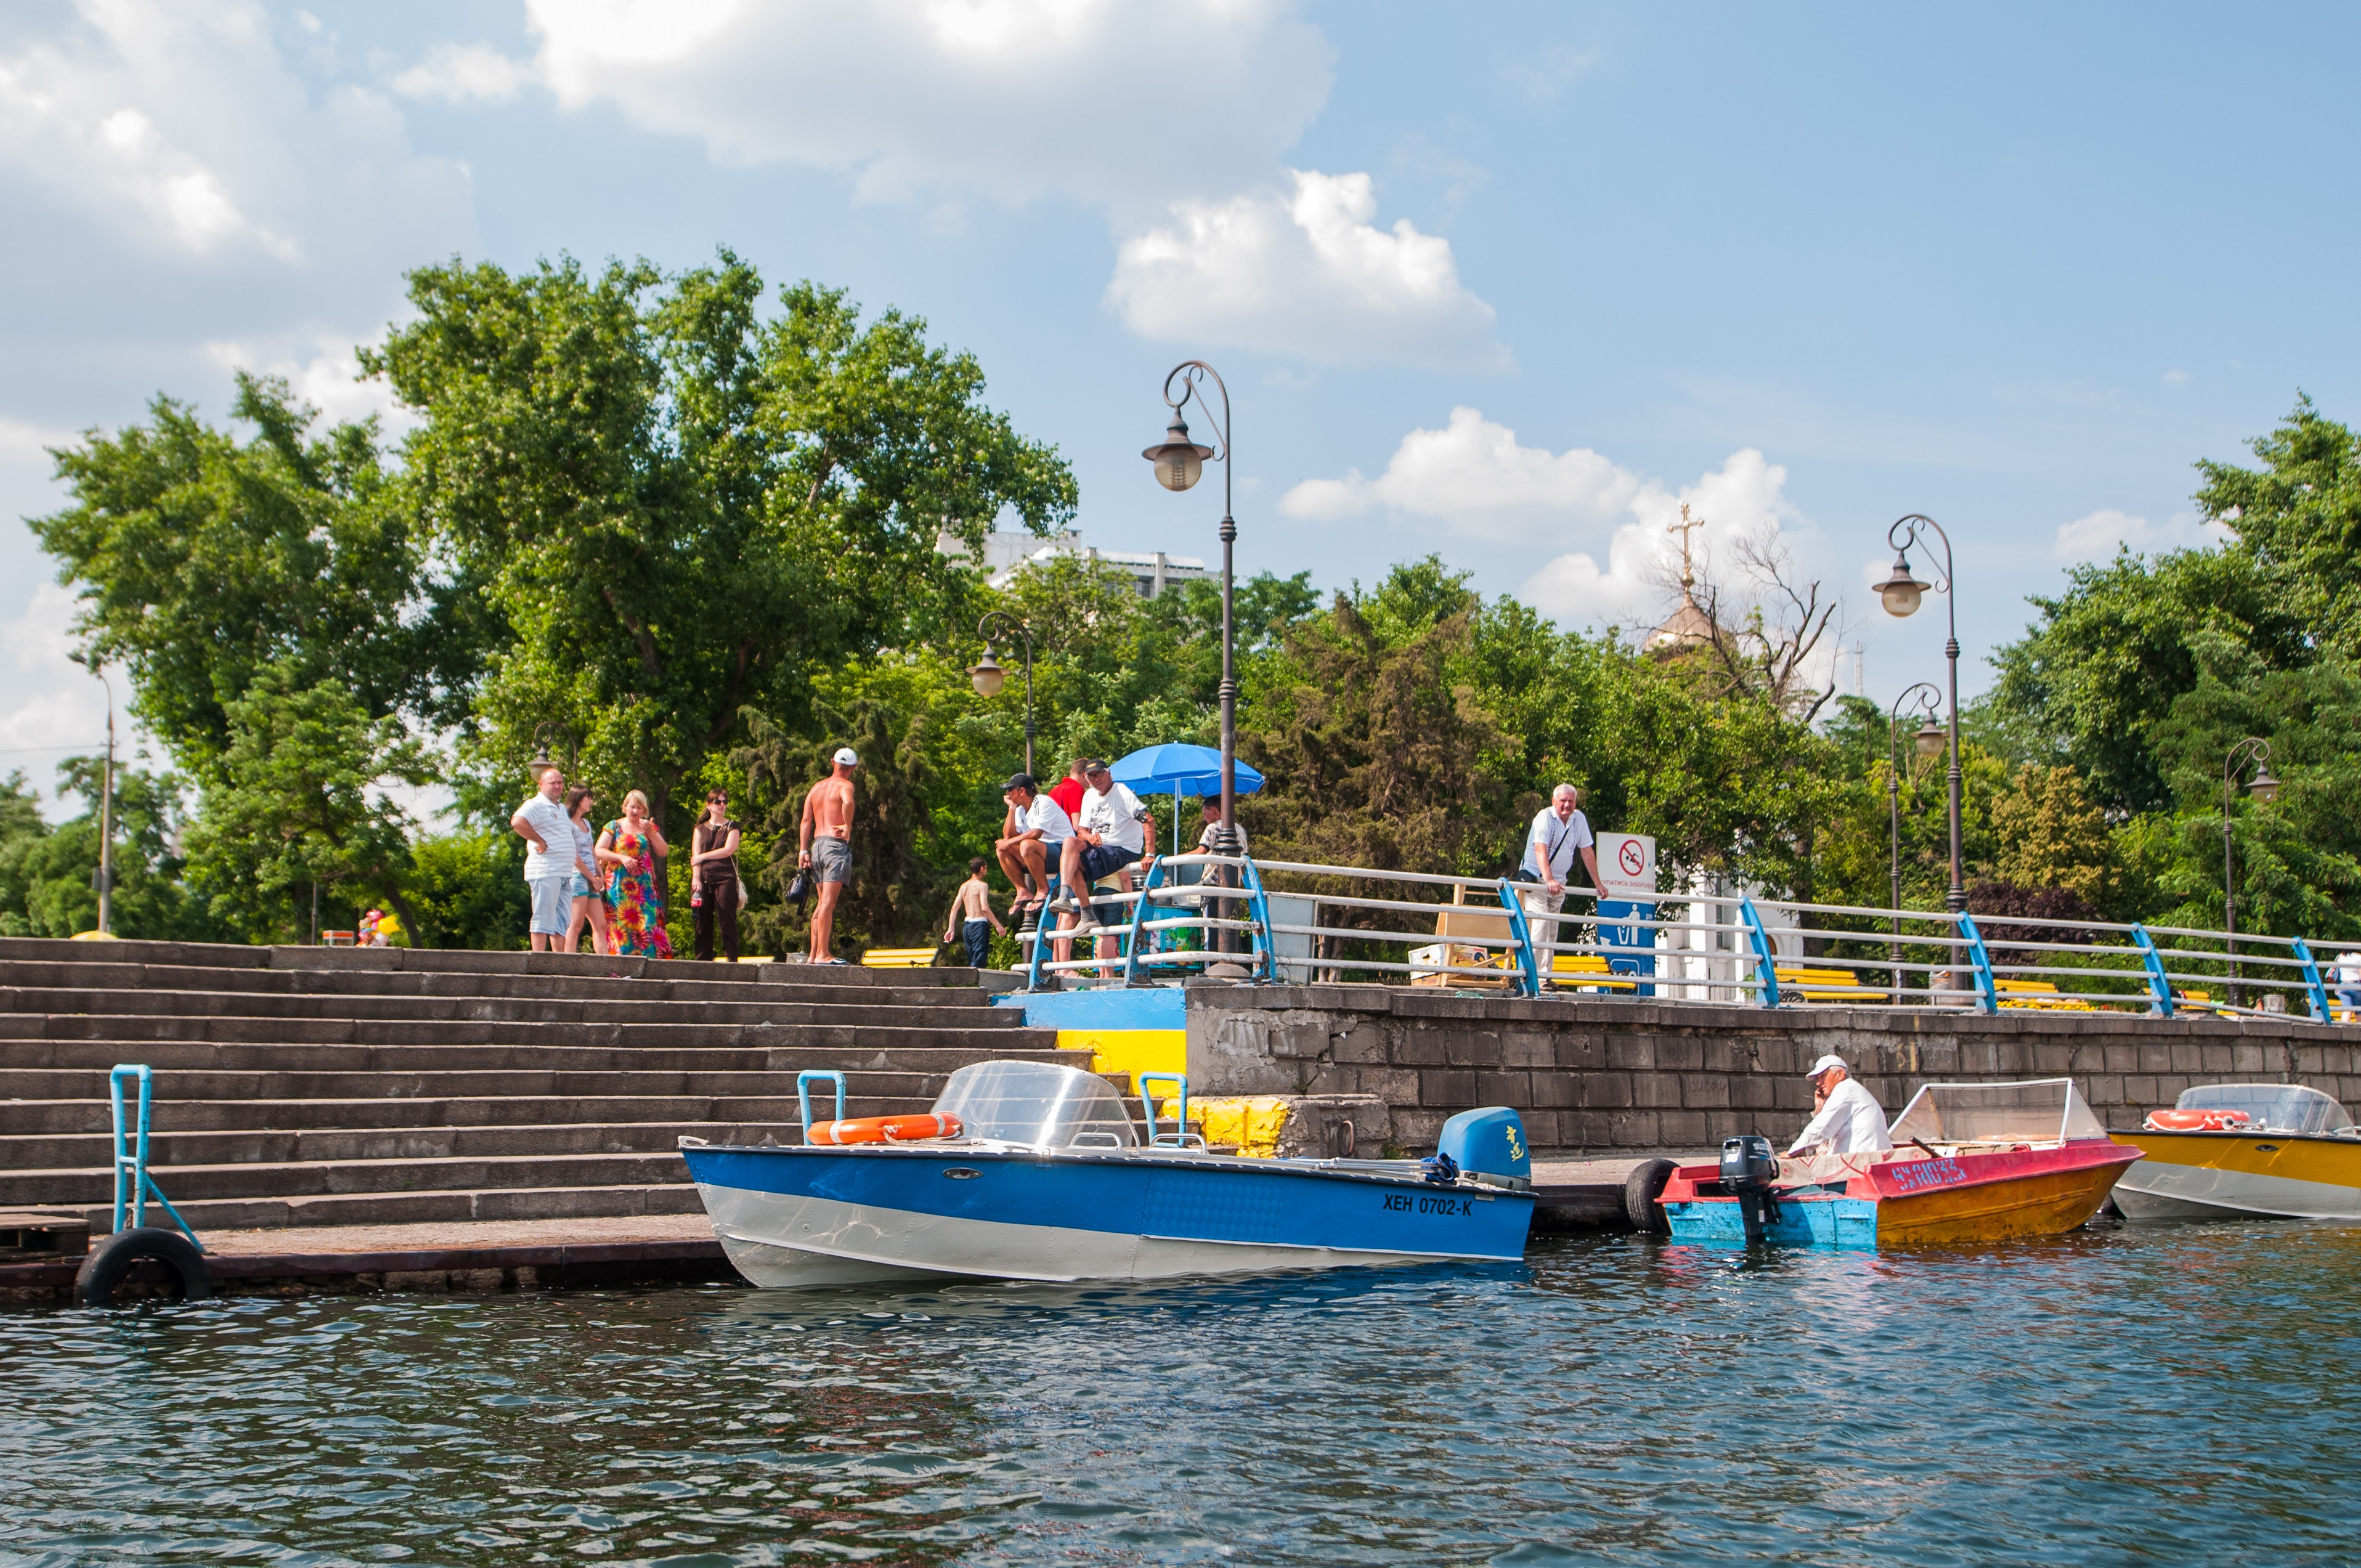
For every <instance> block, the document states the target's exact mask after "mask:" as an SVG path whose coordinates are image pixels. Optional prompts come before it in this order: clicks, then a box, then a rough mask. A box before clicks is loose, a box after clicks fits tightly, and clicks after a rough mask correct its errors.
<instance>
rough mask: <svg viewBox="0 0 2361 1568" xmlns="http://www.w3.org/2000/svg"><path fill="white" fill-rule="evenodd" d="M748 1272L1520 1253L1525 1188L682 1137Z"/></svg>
mask: <svg viewBox="0 0 2361 1568" xmlns="http://www.w3.org/2000/svg"><path fill="white" fill-rule="evenodd" d="M681 1152H682V1154H683V1155H684V1157H686V1159H687V1161H688V1168H689V1174H690V1175H691V1176H692V1177H693V1178H694V1179H695V1180H696V1182H697V1190H698V1191H699V1193H700V1194H701V1195H702V1196H703V1198H704V1200H705V1206H706V1210H707V1212H708V1213H709V1214H710V1215H711V1216H712V1218H713V1223H714V1231H715V1234H717V1235H719V1237H720V1238H721V1242H722V1245H723V1246H724V1247H725V1248H727V1249H728V1250H729V1252H730V1258H731V1260H732V1262H734V1263H735V1264H736V1265H737V1266H738V1268H739V1270H740V1272H741V1273H743V1274H745V1275H746V1276H747V1277H748V1278H750V1279H752V1280H753V1281H754V1282H755V1283H756V1284H759V1285H786V1286H798V1285H824V1284H854V1283H864V1282H874V1281H886V1280H895V1279H905V1278H928V1277H944V1276H955V1277H956V1276H965V1277H987V1278H1014V1279H1043V1280H1076V1279H1103V1278H1158V1277H1170V1276H1177V1275H1190V1274H1227V1273H1240V1272H1247V1271H1252V1270H1257V1269H1267V1268H1304V1267H1325V1266H1338V1265H1370V1264H1387V1263H1408V1262H1426V1261H1433V1260H1438V1259H1481V1260H1486V1261H1505V1260H1514V1259H1517V1258H1521V1257H1522V1256H1523V1255H1524V1245H1525V1234H1526V1232H1527V1230H1528V1229H1529V1228H1530V1226H1531V1223H1532V1212H1533V1199H1532V1194H1531V1193H1530V1192H1520V1191H1511V1190H1504V1189H1499V1188H1491V1187H1484V1186H1478V1185H1476V1184H1473V1183H1466V1182H1462V1183H1460V1184H1457V1185H1455V1186H1450V1187H1441V1186H1436V1185H1433V1184H1432V1183H1427V1182H1422V1181H1419V1180H1417V1179H1410V1178H1402V1177H1395V1176H1391V1175H1378V1174H1370V1173H1366V1172H1348V1171H1340V1170H1337V1169H1334V1168H1330V1167H1323V1166H1321V1165H1318V1164H1314V1163H1301V1164H1299V1163H1294V1162H1290V1161H1281V1160H1246V1159H1235V1158H1225V1157H1186V1156H1177V1155H1176V1156H1170V1157H1159V1156H1155V1155H1145V1154H1138V1153H1131V1154H1117V1153H1114V1152H1112V1151H1110V1152H1108V1153H1104V1154H1100V1153H1095V1152H1060V1153H1056V1154H1045V1153H1038V1152H1030V1151H1020V1150H985V1149H978V1148H974V1147H966V1148H959V1147H950V1148H940V1149H924V1150H922V1149H917V1148H910V1147H878V1146H870V1147H864V1148H851V1149H838V1148H815V1147H809V1146H794V1147H782V1148H767V1147H766V1148H745V1147H725V1146H712V1147H700V1146H687V1147H684V1148H683V1150H682V1151H681Z"/></svg>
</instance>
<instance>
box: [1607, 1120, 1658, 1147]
mask: <svg viewBox="0 0 2361 1568" xmlns="http://www.w3.org/2000/svg"><path fill="white" fill-rule="evenodd" d="M1657 1126H1658V1123H1657V1118H1656V1113H1654V1112H1653V1111H1626V1112H1618V1113H1612V1114H1610V1116H1609V1120H1608V1136H1607V1140H1606V1141H1607V1142H1608V1143H1609V1144H1611V1145H1613V1146H1616V1147H1618V1148H1627V1149H1652V1148H1658V1147H1661V1146H1662V1143H1661V1140H1660V1138H1659V1136H1658V1133H1657Z"/></svg>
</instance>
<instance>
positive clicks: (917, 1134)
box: [811, 1111, 966, 1144]
mask: <svg viewBox="0 0 2361 1568" xmlns="http://www.w3.org/2000/svg"><path fill="white" fill-rule="evenodd" d="M965 1130H966V1129H965V1128H964V1127H962V1126H961V1124H960V1119H959V1118H958V1117H957V1116H953V1115H951V1114H950V1113H946V1112H935V1111H929V1112H928V1113H926V1114H925V1115H923V1116H855V1117H853V1118H852V1119H851V1120H850V1121H846V1122H815V1123H813V1124H812V1128H811V1141H812V1142H813V1143H816V1144H913V1143H918V1142H921V1141H923V1140H925V1139H928V1138H955V1137H958V1136H959V1135H960V1134H961V1132H963V1131H965Z"/></svg>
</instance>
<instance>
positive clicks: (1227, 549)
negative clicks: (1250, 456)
mask: <svg viewBox="0 0 2361 1568" xmlns="http://www.w3.org/2000/svg"><path fill="white" fill-rule="evenodd" d="M1209 377H1210V378H1212V379H1213V385H1214V386H1215V387H1216V388H1217V389H1220V391H1221V394H1222V432H1221V442H1222V444H1221V447H1220V450H1218V451H1216V450H1215V449H1214V448H1213V447H1211V446H1200V445H1198V444H1196V443H1195V442H1193V441H1191V440H1190V439H1189V425H1188V422H1187V421H1186V420H1184V419H1182V418H1181V417H1180V410H1181V407H1182V405H1184V404H1186V403H1187V402H1188V401H1189V400H1190V399H1191V398H1195V399H1196V400H1197V405H1198V406H1199V407H1200V408H1202V409H1203V410H1204V411H1205V412H1206V415H1207V417H1208V418H1210V417H1212V414H1213V405H1212V404H1211V403H1209V402H1207V401H1206V400H1205V389H1204V382H1205V380H1206V378H1209ZM1176 382H1177V383H1179V385H1180V396H1179V397H1177V398H1176V397H1174V396H1173V395H1172V389H1173V385H1174V383H1176ZM1164 406H1165V407H1167V408H1169V409H1170V410H1171V411H1172V422H1171V423H1170V425H1168V426H1166V427H1165V431H1164V440H1163V441H1162V443H1161V444H1158V445H1155V446H1150V447H1148V448H1147V449H1146V450H1145V451H1143V452H1141V453H1140V455H1141V456H1142V457H1145V458H1147V459H1148V461H1149V462H1151V463H1153V464H1155V465H1156V478H1157V482H1158V483H1159V484H1160V485H1162V486H1163V487H1164V488H1166V489H1168V490H1185V489H1187V488H1189V487H1190V486H1191V485H1193V484H1195V483H1196V482H1197V480H1198V479H1199V478H1200V477H1202V475H1203V473H1204V468H1205V463H1206V461H1207V460H1208V459H1211V460H1213V461H1214V462H1218V463H1219V464H1221V466H1222V686H1221V701H1222V827H1221V831H1220V833H1219V834H1218V835H1217V836H1216V838H1215V839H1214V842H1215V845H1216V847H1218V848H1219V849H1220V850H1221V852H1222V853H1224V854H1225V855H1234V854H1235V853H1237V843H1238V839H1237V822H1238V732H1237V705H1238V682H1237V675H1236V673H1235V670H1234V669H1233V667H1232V648H1233V629H1232V620H1231V598H1230V588H1231V579H1230V567H1231V549H1232V546H1233V545H1234V544H1235V543H1236V542H1237V537H1238V525H1237V522H1236V520H1235V519H1234V518H1233V517H1232V516H1231V515H1230V473H1231V469H1232V467H1233V466H1234V465H1233V464H1232V463H1231V461H1230V389H1229V387H1228V385H1227V384H1226V383H1224V381H1223V379H1222V378H1221V373H1220V372H1219V371H1217V370H1215V369H1214V368H1213V367H1212V366H1210V365H1208V364H1206V363H1205V362H1204V361H1203V360H1202V359H1184V360H1182V361H1181V362H1180V364H1178V365H1176V366H1174V367H1172V371H1171V373H1170V375H1168V376H1166V377H1165V378H1164Z"/></svg>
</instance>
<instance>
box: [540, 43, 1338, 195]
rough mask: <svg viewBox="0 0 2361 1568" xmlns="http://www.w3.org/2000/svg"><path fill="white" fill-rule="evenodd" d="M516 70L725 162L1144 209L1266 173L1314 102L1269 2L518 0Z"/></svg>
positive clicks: (1324, 60)
mask: <svg viewBox="0 0 2361 1568" xmlns="http://www.w3.org/2000/svg"><path fill="white" fill-rule="evenodd" d="M526 11H527V13H528V16H529V17H530V20H531V22H532V25H533V28H534V30H535V31H536V32H537V33H538V34H539V35H540V38H541V49H540V52H539V55H538V57H537V58H536V60H534V62H533V70H534V71H535V73H536V74H537V75H538V76H539V77H540V79H541V80H542V81H543V82H544V83H545V84H546V85H547V86H548V87H549V88H550V90H551V91H552V92H553V93H555V94H556V96H557V99H558V102H559V103H561V104H565V105H566V106H567V107H569V108H581V107H586V106H588V105H590V104H600V103H607V104H614V105H615V106H616V107H617V108H619V109H620V111H621V112H622V113H623V115H625V116H626V117H627V118H629V119H630V120H631V122H632V123H634V124H635V125H638V126H642V128H644V129H648V130H653V131H660V132H665V133H670V134H674V135H678V136H685V137H695V138H697V140H699V141H701V142H703V143H704V144H705V147H706V148H707V150H708V153H709V154H710V156H712V157H713V158H714V159H717V160H719V161H721V162H725V163H739V164H752V163H771V162H780V163H796V164H802V165H806V166H807V167H813V168H819V169H830V170H840V171H842V172H844V173H846V174H849V175H851V176H852V177H853V179H854V180H855V181H856V190H857V192H858V194H859V195H860V196H861V197H862V198H863V199H868V200H885V199H901V198H905V197H910V196H914V195H916V194H917V193H919V192H921V191H922V190H925V191H928V192H932V193H933V194H935V195H936V196H938V197H939V196H942V195H945V194H949V195H951V196H953V197H958V198H966V197H971V196H977V195H981V196H983V197H986V198H989V199H992V200H995V201H1000V202H1005V203H1023V202H1027V201H1031V200H1034V199H1036V198H1038V197H1041V196H1046V195H1064V196H1069V197H1072V198H1075V199H1078V200H1081V201H1084V202H1088V203H1094V204H1104V205H1106V206H1109V207H1111V208H1115V209H1127V208H1128V209H1137V210H1145V211H1154V210H1158V209H1160V208H1161V207H1162V206H1163V205H1164V204H1165V203H1169V202H1171V201H1172V200H1174V199H1176V198H1178V197H1180V196H1184V195H1191V194H1196V195H1202V194H1204V193H1206V192H1223V191H1235V190H1237V189H1239V188H1241V187H1242V186H1245V185H1246V184H1248V183H1250V182H1252V181H1258V180H1261V179H1265V178H1268V174H1269V172H1270V170H1271V169H1272V167H1273V166H1274V164H1275V163H1276V162H1277V160H1278V159H1279V155H1280V154H1281V153H1282V152H1284V151H1285V150H1286V148H1288V147H1290V146H1291V145H1292V144H1293V142H1294V141H1295V138H1296V137H1297V136H1298V135H1300V134H1301V131H1302V129H1303V127H1304V126H1306V125H1308V124H1309V123H1310V122H1311V119H1312V115H1315V114H1317V113H1318V112H1319V109H1320V107H1321V105H1322V104H1323V103H1324V102H1325V101H1326V98H1327V94H1328V85H1329V80H1330V73H1329V62H1330V58H1331V53H1330V49H1329V47H1328V43H1327V40H1326V39H1325V38H1323V37H1322V36H1321V34H1320V32H1319V30H1318V29H1317V28H1315V27H1311V26H1310V25H1308V24H1306V23H1303V22H1301V21H1298V20H1296V19H1294V18H1293V17H1291V16H1288V15H1286V11H1285V7H1284V6H1282V5H1278V4H1273V3H1268V0H1168V3H1167V4H1164V5H1134V4H1126V3H1123V0H873V3H871V4H868V5H817V4H807V5H754V4H751V3H741V0H526Z"/></svg>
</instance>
